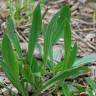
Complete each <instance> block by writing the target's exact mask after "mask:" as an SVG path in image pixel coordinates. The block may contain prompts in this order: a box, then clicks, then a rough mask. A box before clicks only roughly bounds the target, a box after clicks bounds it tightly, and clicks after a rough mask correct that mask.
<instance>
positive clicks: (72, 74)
mask: <svg viewBox="0 0 96 96" xmlns="http://www.w3.org/2000/svg"><path fill="white" fill-rule="evenodd" d="M87 72H88V68H86V67H78V68H71V69H69V70H66V71H63V72H61V73H59V74H58V75H56V76H54V77H53V78H52V79H50V80H49V81H47V82H46V83H45V84H44V88H45V89H46V88H48V86H52V85H53V84H54V83H55V82H56V81H59V80H60V81H61V80H65V79H66V78H68V77H70V78H75V77H76V76H78V75H82V74H83V73H87Z"/></svg>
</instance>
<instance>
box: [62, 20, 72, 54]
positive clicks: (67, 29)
mask: <svg viewBox="0 0 96 96" xmlns="http://www.w3.org/2000/svg"><path fill="white" fill-rule="evenodd" d="M64 48H65V54H67V53H68V52H69V50H70V48H71V26H70V22H69V20H67V19H65V22H64Z"/></svg>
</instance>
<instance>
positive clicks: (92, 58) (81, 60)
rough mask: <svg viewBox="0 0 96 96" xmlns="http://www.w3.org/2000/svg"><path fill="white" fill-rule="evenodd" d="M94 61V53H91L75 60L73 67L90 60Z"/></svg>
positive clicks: (95, 58)
mask: <svg viewBox="0 0 96 96" xmlns="http://www.w3.org/2000/svg"><path fill="white" fill-rule="evenodd" d="M94 61H96V53H92V54H89V55H86V56H84V57H83V58H81V59H79V60H77V61H76V62H75V63H74V64H73V67H78V66H82V65H85V64H88V63H91V62H94Z"/></svg>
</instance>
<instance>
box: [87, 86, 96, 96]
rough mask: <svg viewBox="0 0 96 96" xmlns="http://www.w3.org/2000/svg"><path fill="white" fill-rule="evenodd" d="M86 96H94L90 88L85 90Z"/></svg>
mask: <svg viewBox="0 0 96 96" xmlns="http://www.w3.org/2000/svg"><path fill="white" fill-rule="evenodd" d="M87 94H88V96H95V95H93V92H92V90H91V89H90V88H87Z"/></svg>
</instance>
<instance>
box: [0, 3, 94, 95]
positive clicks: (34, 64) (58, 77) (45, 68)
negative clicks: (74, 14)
mask: <svg viewBox="0 0 96 96" xmlns="http://www.w3.org/2000/svg"><path fill="white" fill-rule="evenodd" d="M70 14H71V12H70V8H69V6H68V5H65V6H64V7H62V8H61V9H60V11H58V12H57V13H56V14H55V15H54V17H53V18H52V20H51V21H50V22H49V24H48V26H47V28H46V29H45V32H44V34H43V36H44V46H43V49H42V48H41V47H40V46H39V49H42V50H43V52H41V53H42V59H43V61H38V60H37V59H36V58H35V57H34V56H33V53H34V49H35V48H36V47H37V45H39V44H38V42H37V39H38V36H39V35H40V33H41V31H42V16H41V9H40V4H38V5H37V6H36V8H35V9H34V12H33V16H32V25H31V28H30V34H29V41H28V52H27V54H26V55H24V56H23V54H22V50H21V47H20V42H19V39H18V35H17V33H16V32H15V28H14V23H13V20H12V18H11V16H9V17H8V18H7V32H6V33H4V37H3V41H2V55H3V60H2V59H1V60H0V64H1V66H2V68H3V70H4V72H5V74H6V76H7V77H8V79H9V80H10V81H11V83H12V84H13V85H14V86H15V87H16V88H17V90H18V92H19V94H20V95H22V96H29V93H30V91H29V90H28V88H29V86H31V87H32V90H31V94H32V96H34V95H35V96H38V95H40V94H43V93H44V92H45V91H46V90H47V91H50V88H53V91H56V90H58V89H59V88H61V89H62V90H60V94H64V95H65V96H71V95H72V92H71V93H70V92H69V91H70V88H73V87H74V86H73V85H72V84H70V83H68V82H67V81H66V79H67V78H73V79H74V78H75V77H78V76H79V75H82V74H84V73H87V72H88V71H89V69H88V67H87V66H84V65H85V64H86V65H87V64H89V63H90V62H93V61H96V54H91V55H88V56H85V57H83V58H81V59H79V60H76V54H77V44H76V43H74V44H73V46H72V41H71V27H70V18H71V15H70ZM62 35H63V36H64V60H63V61H62V60H61V61H58V62H56V63H54V56H53V54H54V50H53V46H54V45H55V44H56V42H57V41H58V40H59V39H60V38H61V36H62ZM42 50H41V51H42ZM45 75H46V76H49V77H50V79H49V78H47V77H45ZM46 79H47V80H46ZM70 86H71V87H70ZM74 88H75V87H74ZM57 94H58V92H57Z"/></svg>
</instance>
